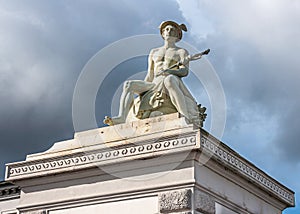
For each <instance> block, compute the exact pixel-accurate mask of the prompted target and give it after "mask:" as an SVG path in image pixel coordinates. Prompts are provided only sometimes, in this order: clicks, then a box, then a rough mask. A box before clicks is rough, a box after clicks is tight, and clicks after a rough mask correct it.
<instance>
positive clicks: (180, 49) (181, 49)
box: [177, 48, 189, 55]
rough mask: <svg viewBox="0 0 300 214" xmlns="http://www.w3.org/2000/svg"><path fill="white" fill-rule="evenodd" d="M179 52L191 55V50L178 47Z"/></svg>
mask: <svg viewBox="0 0 300 214" xmlns="http://www.w3.org/2000/svg"><path fill="white" fill-rule="evenodd" d="M177 52H178V53H179V54H181V55H189V52H188V51H187V50H186V49H184V48H178V49H177Z"/></svg>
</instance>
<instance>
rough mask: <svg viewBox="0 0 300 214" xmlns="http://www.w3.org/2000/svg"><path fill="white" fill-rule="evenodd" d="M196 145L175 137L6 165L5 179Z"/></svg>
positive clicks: (193, 138) (187, 138) (193, 139)
mask: <svg viewBox="0 0 300 214" xmlns="http://www.w3.org/2000/svg"><path fill="white" fill-rule="evenodd" d="M194 145H196V135H195V134H193V135H188V136H179V137H178V136H176V137H173V138H169V139H167V140H164V141H160V142H154V143H153V142H152V143H146V144H142V143H140V144H139V143H136V144H134V145H132V144H131V146H127V147H122V148H112V149H109V150H108V149H106V150H100V151H94V152H93V153H91V152H89V153H88V152H87V153H85V152H81V153H77V154H74V155H68V156H60V157H57V158H47V159H42V160H36V161H24V162H20V163H13V164H8V165H7V178H6V179H10V178H14V177H18V176H26V175H28V176H30V175H32V174H34V173H40V172H50V171H51V170H56V169H63V168H67V167H74V166H80V165H85V164H90V163H101V162H103V161H108V160H114V159H118V158H124V157H134V156H138V155H142V154H147V153H153V152H160V151H166V150H170V149H176V148H184V147H190V149H193V146H194Z"/></svg>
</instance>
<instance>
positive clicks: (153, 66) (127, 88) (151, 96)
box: [103, 21, 209, 126]
mask: <svg viewBox="0 0 300 214" xmlns="http://www.w3.org/2000/svg"><path fill="white" fill-rule="evenodd" d="M159 29H160V34H161V36H162V38H163V39H164V45H163V46H162V47H159V48H154V49H152V50H151V52H150V54H149V58H148V73H147V75H146V77H145V79H144V80H129V81H126V82H125V83H124V88H123V92H122V95H121V99H120V107H119V115H118V116H117V117H108V116H106V117H105V119H104V121H103V122H104V123H105V124H107V125H116V124H121V123H125V122H126V121H127V120H130V119H132V117H136V118H138V119H144V118H149V117H154V116H159V115H164V114H170V113H175V112H179V113H180V114H181V115H182V116H184V117H186V118H187V119H188V121H191V122H195V121H196V122H197V121H198V122H197V123H199V122H200V123H201V120H202V122H203V117H204V119H205V116H206V114H204V112H205V108H204V107H201V105H199V106H198V105H197V103H196V101H195V99H194V98H193V97H192V95H191V93H190V92H189V90H188V89H187V87H186V86H185V85H184V83H183V81H182V79H181V78H182V77H185V76H187V75H188V73H189V62H190V61H192V60H197V59H200V58H201V57H202V55H204V54H208V53H209V49H208V50H206V51H204V52H201V53H198V54H195V55H193V56H190V55H189V53H188V51H187V50H185V49H183V48H180V47H177V46H176V42H178V41H180V40H181V38H182V31H187V28H186V26H185V25H184V24H181V25H179V24H177V23H176V22H173V21H164V22H162V23H161V25H160V26H159ZM135 94H137V95H139V96H138V98H136V99H134V95H135ZM130 112H131V114H130ZM201 114H202V115H201ZM201 126H202V125H201Z"/></svg>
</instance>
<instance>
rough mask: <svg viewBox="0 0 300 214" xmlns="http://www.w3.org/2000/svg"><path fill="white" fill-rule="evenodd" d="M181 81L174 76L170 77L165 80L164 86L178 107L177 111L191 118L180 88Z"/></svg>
mask: <svg viewBox="0 0 300 214" xmlns="http://www.w3.org/2000/svg"><path fill="white" fill-rule="evenodd" d="M179 84H180V83H179V79H178V77H176V76H174V75H169V76H167V77H166V78H165V80H164V85H165V87H166V89H167V90H168V92H169V96H170V99H171V102H172V103H173V105H174V106H175V107H176V109H177V111H178V112H179V113H180V114H182V115H183V116H185V117H186V118H188V119H190V118H189V113H188V108H187V105H186V102H185V97H184V94H183V92H182V91H181V89H180V86H179Z"/></svg>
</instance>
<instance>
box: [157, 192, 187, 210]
mask: <svg viewBox="0 0 300 214" xmlns="http://www.w3.org/2000/svg"><path fill="white" fill-rule="evenodd" d="M158 200H159V210H160V212H161V213H170V212H180V211H187V210H190V209H191V208H192V191H191V190H190V189H184V190H176V191H170V192H164V193H160V194H159V196H158ZM181 213H182V212H181ZM183 213H186V212H183ZM187 213H189V212H187Z"/></svg>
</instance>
